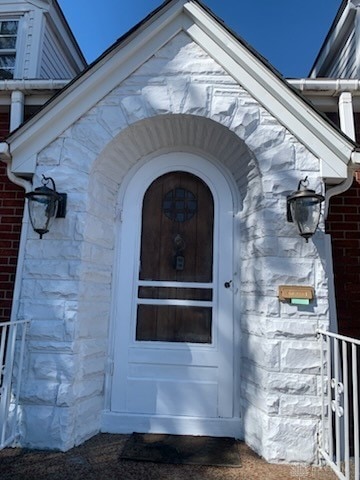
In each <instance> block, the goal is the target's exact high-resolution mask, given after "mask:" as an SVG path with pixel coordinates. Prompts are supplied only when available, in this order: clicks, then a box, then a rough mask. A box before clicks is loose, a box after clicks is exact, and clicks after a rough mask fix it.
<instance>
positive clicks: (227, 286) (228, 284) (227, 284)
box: [224, 280, 232, 288]
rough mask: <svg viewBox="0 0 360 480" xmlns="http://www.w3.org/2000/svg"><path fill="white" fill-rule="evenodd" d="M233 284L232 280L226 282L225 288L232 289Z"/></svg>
mask: <svg viewBox="0 0 360 480" xmlns="http://www.w3.org/2000/svg"><path fill="white" fill-rule="evenodd" d="M231 284H232V280H229V281H228V282H225V283H224V287H225V288H230V287H231Z"/></svg>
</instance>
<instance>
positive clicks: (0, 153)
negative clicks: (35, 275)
mask: <svg viewBox="0 0 360 480" xmlns="http://www.w3.org/2000/svg"><path fill="white" fill-rule="evenodd" d="M0 161H2V162H4V163H5V164H6V167H7V176H8V178H9V180H10V181H11V182H13V183H15V184H16V185H19V186H20V187H22V188H24V190H25V192H26V193H27V192H30V191H31V190H32V183H31V182H29V181H28V180H25V179H23V178H20V177H17V176H16V175H14V174H13V173H12V171H11V154H10V151H9V145H8V144H7V143H5V142H2V143H0ZM25 202H26V200H25ZM28 227H29V212H28V209H27V208H26V204H24V214H23V218H22V225H21V234H20V243H19V253H18V260H17V265H16V275H15V282H14V291H13V300H12V306H11V315H10V321H11V322H14V321H16V320H17V315H18V311H19V301H20V290H21V282H22V277H23V269H24V258H25V242H26V237H27V231H28Z"/></svg>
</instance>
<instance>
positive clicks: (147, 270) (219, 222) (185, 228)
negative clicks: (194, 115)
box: [111, 167, 233, 434]
mask: <svg viewBox="0 0 360 480" xmlns="http://www.w3.org/2000/svg"><path fill="white" fill-rule="evenodd" d="M147 168H148V170H149V171H150V168H149V167H147ZM138 177H139V182H140V184H141V185H143V186H142V187H137V186H136V185H135V180H134V181H133V182H132V183H131V184H130V185H129V186H128V189H127V193H126V195H125V198H124V209H123V224H122V232H124V235H125V233H127V235H126V238H125V237H124V239H123V240H121V253H120V269H121V270H122V271H120V284H119V300H118V302H117V311H118V317H119V318H118V326H120V325H123V327H124V328H123V329H119V328H118V329H117V333H116V343H115V355H114V361H115V364H114V374H113V380H112V381H113V383H112V395H111V410H112V411H113V412H118V413H119V414H120V413H121V414H122V415H123V416H124V415H125V416H126V422H128V425H130V426H129V428H128V430H129V431H132V430H133V431H135V430H136V431H141V430H142V431H158V432H159V431H166V432H167V433H193V434H194V433H204V430H203V429H201V432H199V428H198V427H196V428H195V430H194V425H198V423H196V422H195V423H194V421H195V420H196V419H197V420H199V419H214V420H216V421H218V420H219V419H221V418H227V419H229V418H231V417H232V416H233V356H232V355H233V318H232V289H231V288H228V287H229V286H230V285H231V283H227V282H230V280H231V279H232V201H231V194H230V191H229V190H228V191H227V192H226V194H224V193H223V194H222V195H220V193H221V192H216V190H215V191H214V189H213V188H212V189H211V188H210V186H209V185H208V184H207V182H205V180H204V179H202V178H200V177H199V176H198V175H195V174H194V173H193V172H191V171H182V170H177V169H176V170H175V169H173V170H172V171H170V172H167V173H163V174H161V175H159V176H157V177H156V178H155V179H154V180H152V181H151V182H149V183H148V186H147V188H144V183H146V182H144V179H143V178H142V179H141V180H140V174H139V175H138ZM223 184H224V185H225V182H223ZM212 187H214V186H213V185H212ZM141 191H142V192H143V193H142V194H141V195H140V196H139V194H140V192H141ZM214 194H215V195H214ZM136 204H138V205H136ZM137 209H139V210H140V211H138V213H137V218H138V220H136V211H137ZM139 213H140V215H139ZM136 225H137V226H136ZM221 228H222V229H223V230H221ZM129 232H130V234H129ZM131 232H134V233H131ZM136 232H137V233H136ZM132 255H133V256H134V257H133V262H132V261H131V256H132ZM131 266H133V268H134V270H132V267H131ZM129 283H130V284H131V288H129ZM121 287H123V288H124V290H123V292H121V291H120V289H121ZM126 325H128V328H125V326H126ZM140 419H141V420H140ZM164 419H168V420H169V419H170V420H171V422H170V421H168V422H166V421H164ZM190 420H194V421H193V422H190V423H188V422H189V421H190ZM139 422H140V423H139ZM154 422H155V423H154ZM160 424H161V426H160ZM125 430H126V429H125ZM206 433H208V434H211V432H209V431H207V432H206ZM220 433H221V432H220ZM223 433H224V434H227V433H228V432H226V431H224V432H223Z"/></svg>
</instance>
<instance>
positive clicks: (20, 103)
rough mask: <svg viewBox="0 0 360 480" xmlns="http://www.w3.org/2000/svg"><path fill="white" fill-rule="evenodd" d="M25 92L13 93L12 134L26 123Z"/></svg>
mask: <svg viewBox="0 0 360 480" xmlns="http://www.w3.org/2000/svg"><path fill="white" fill-rule="evenodd" d="M24 105H25V95H24V92H20V91H19V90H14V91H13V92H11V107H10V132H12V131H14V130H15V129H16V128H18V127H19V126H20V125H21V124H22V123H23V121H24Z"/></svg>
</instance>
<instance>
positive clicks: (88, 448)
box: [0, 434, 336, 480]
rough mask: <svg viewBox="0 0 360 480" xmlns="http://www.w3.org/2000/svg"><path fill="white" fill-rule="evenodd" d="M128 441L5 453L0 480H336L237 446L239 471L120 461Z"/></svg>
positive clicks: (101, 439)
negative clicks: (239, 458) (64, 450)
mask: <svg viewBox="0 0 360 480" xmlns="http://www.w3.org/2000/svg"><path fill="white" fill-rule="evenodd" d="M127 438H128V437H127V436H126V435H110V434H99V435H96V436H95V437H94V438H92V439H91V440H89V441H87V442H85V443H84V444H83V445H81V446H79V447H76V448H73V449H72V450H69V451H68V452H66V453H61V452H52V451H46V452H44V451H38V450H33V451H31V450H26V449H20V448H7V449H5V450H3V451H0V479H1V480H253V479H254V480H256V479H262V480H336V476H335V475H334V474H333V473H332V472H331V470H330V469H328V468H318V467H302V466H295V465H294V466H289V465H273V464H268V463H266V462H265V461H264V460H262V459H261V458H259V457H258V456H257V455H256V454H255V453H254V452H252V451H251V450H250V449H249V448H248V447H247V446H246V445H245V444H244V443H239V449H240V455H241V461H242V466H241V467H240V468H223V467H205V466H192V465H164V464H155V463H147V462H133V461H129V460H119V454H120V452H121V450H122V447H123V445H124V443H125V441H126V439H127Z"/></svg>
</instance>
